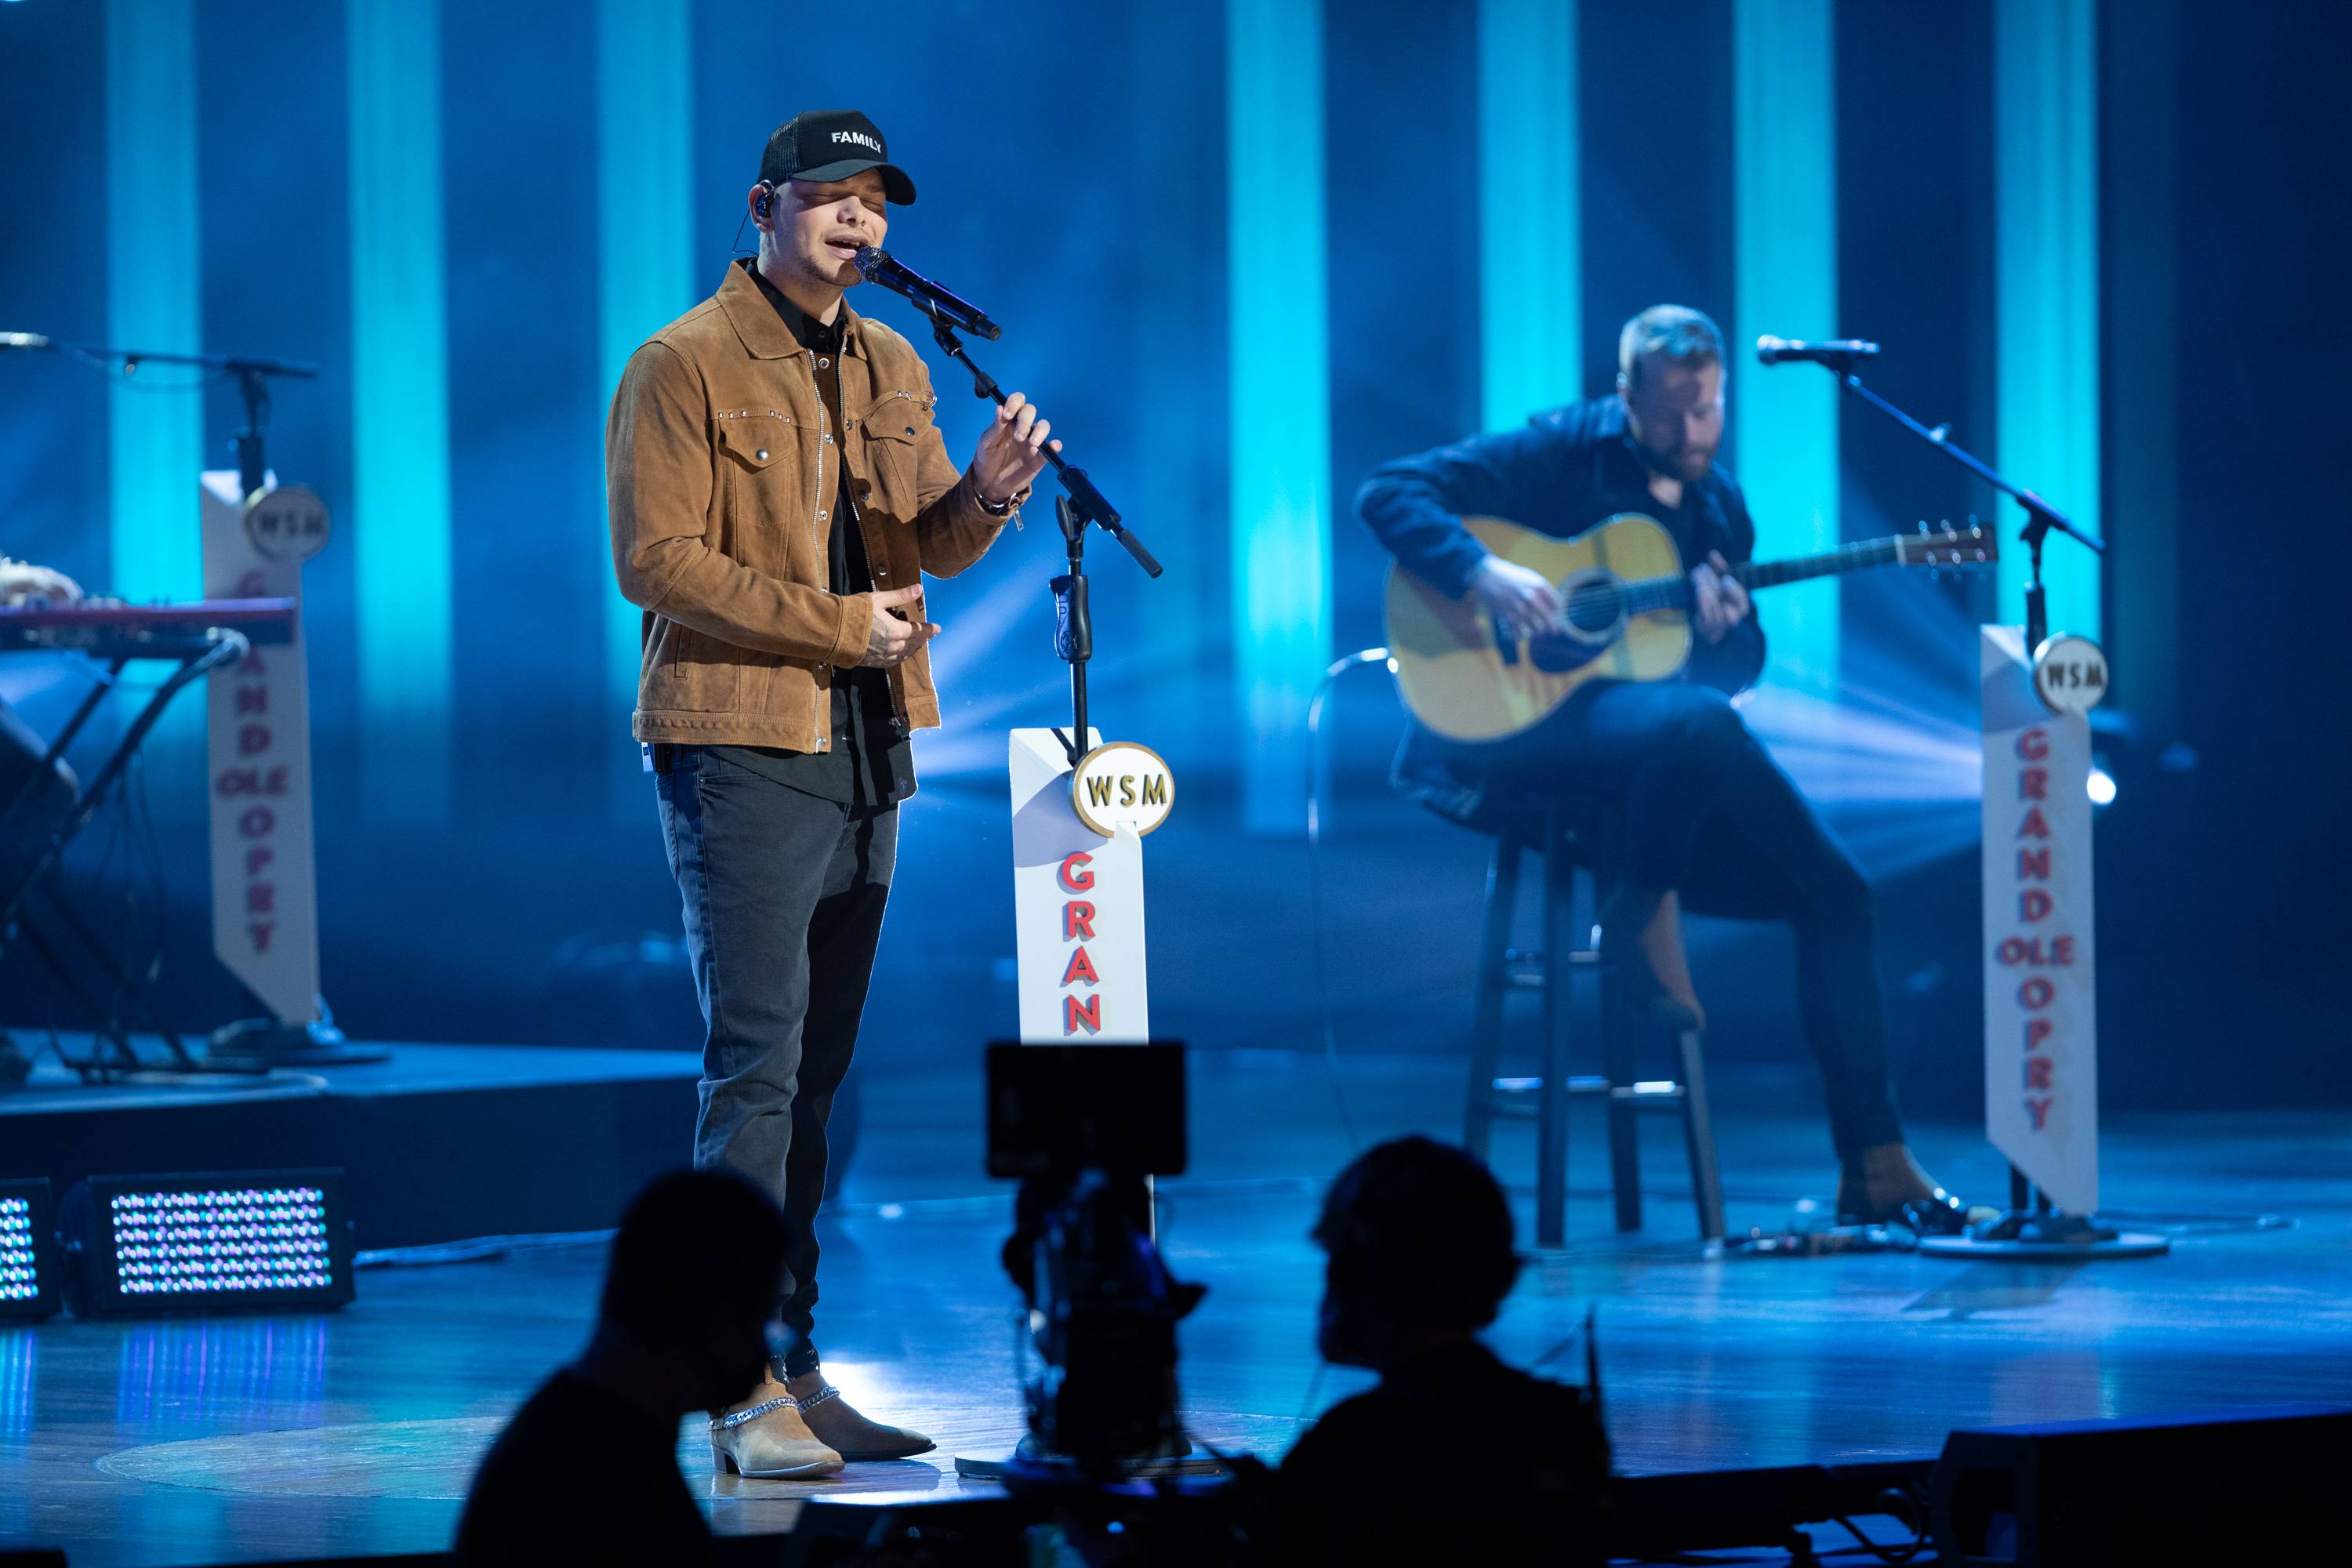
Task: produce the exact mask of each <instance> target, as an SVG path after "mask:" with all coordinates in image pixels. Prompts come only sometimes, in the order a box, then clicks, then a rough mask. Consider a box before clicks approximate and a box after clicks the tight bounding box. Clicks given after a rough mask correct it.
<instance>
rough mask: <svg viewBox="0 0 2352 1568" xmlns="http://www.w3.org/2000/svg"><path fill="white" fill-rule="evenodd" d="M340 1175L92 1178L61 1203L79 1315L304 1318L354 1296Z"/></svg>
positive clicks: (71, 1291) (73, 1302) (69, 1280)
mask: <svg viewBox="0 0 2352 1568" xmlns="http://www.w3.org/2000/svg"><path fill="white" fill-rule="evenodd" d="M342 1174H343V1173H341V1171H247V1172H215V1173H205V1174H197V1175H173V1176H92V1177H90V1178H89V1180H88V1181H87V1182H81V1183H77V1184H75V1185H74V1186H73V1188H72V1189H71V1190H69V1191H68V1193H67V1194H66V1195H65V1200H64V1202H63V1203H62V1205H60V1208H61V1210H62V1212H63V1218H62V1224H61V1225H60V1226H59V1229H60V1231H61V1233H62V1235H63V1237H64V1240H65V1252H66V1264H67V1268H66V1288H67V1291H68V1295H67V1300H68V1304H69V1305H70V1306H71V1307H72V1308H73V1310H74V1315H75V1316H76V1317H85V1318H86V1317H156V1316H165V1315H173V1314H179V1313H187V1312H252V1311H263V1312H272V1311H311V1310H322V1309H332V1308H335V1307H340V1306H341V1305H342V1304H343V1303H344V1302H346V1301H348V1300H351V1299H352V1237H351V1224H350V1221H349V1220H348V1219H347V1218H346V1217H345V1214H344V1207H343V1190H342V1188H343V1180H342Z"/></svg>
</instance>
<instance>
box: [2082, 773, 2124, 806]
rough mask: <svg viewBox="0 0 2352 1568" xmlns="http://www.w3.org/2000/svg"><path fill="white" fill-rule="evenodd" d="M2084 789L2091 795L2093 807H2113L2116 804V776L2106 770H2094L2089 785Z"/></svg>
mask: <svg viewBox="0 0 2352 1568" xmlns="http://www.w3.org/2000/svg"><path fill="white" fill-rule="evenodd" d="M2084 787H2085V788H2087V789H2088V790H2089V791H2090V793H2091V804H2092V805H2114V804H2115V802H2116V775H2115V774H2113V773H2109V772H2107V770H2106V769H2105V768H2100V767H2095V768H2093V769H2092V770H2091V777H2090V780H2089V783H2088V784H2086V785H2085V786H2084Z"/></svg>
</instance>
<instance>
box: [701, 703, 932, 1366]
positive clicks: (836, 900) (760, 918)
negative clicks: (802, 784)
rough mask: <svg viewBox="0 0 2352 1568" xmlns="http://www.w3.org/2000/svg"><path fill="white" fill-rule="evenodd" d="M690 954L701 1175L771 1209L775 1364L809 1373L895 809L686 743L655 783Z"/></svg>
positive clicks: (894, 851)
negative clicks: (835, 1161)
mask: <svg viewBox="0 0 2352 1568" xmlns="http://www.w3.org/2000/svg"><path fill="white" fill-rule="evenodd" d="M656 781H657V783H658V785H659V792H660V796H661V819H662V833H663V837H664V839H665V841H666V842H667V846H668V849H669V864H670V870H671V872H672V874H674V875H675V876H676V877H677V885H678V892H679V895H680V897H681V900H683V902H684V905H685V913H686V942H687V952H688V954H689V955H690V956H691V958H692V960H693V963H694V984H695V989H696V991H697V992H698V994H699V995H700V998H701V1002H702V1016H703V1020H704V1022H705V1023H706V1024H707V1025H708V1026H709V1028H708V1033H707V1034H706V1035H705V1037H704V1040H703V1047H702V1086H701V1102H702V1104H701V1113H700V1115H699V1116H698V1118H697V1119H696V1122H695V1129H694V1163H695V1164H696V1165H697V1166H698V1168H704V1169H711V1168H716V1169H721V1170H728V1171H732V1172H733V1173H736V1174H737V1175H739V1176H741V1177H742V1178H743V1179H744V1180H746V1181H748V1182H750V1183H751V1184H752V1185H754V1186H756V1187H758V1188H759V1189H760V1190H761V1192H764V1193H766V1194H768V1195H769V1196H770V1197H772V1198H773V1199H775V1201H776V1205H777V1206H778V1207H780V1208H782V1210H783V1211H784V1218H785V1220H786V1221H787V1222H788V1224H789V1225H790V1227H791V1233H792V1240H791V1243H790V1247H789V1250H787V1252H786V1253H785V1258H784V1261H785V1276H784V1280H783V1284H782V1293H781V1297H780V1300H779V1303H778V1316H779V1317H780V1319H781V1320H782V1323H783V1326H784V1327H785V1329H786V1330H788V1331H790V1332H789V1334H788V1336H787V1337H788V1338H789V1340H790V1342H791V1343H792V1345H793V1349H792V1351H791V1352H790V1353H789V1354H788V1355H787V1356H786V1357H785V1358H784V1364H783V1368H782V1370H783V1371H784V1373H787V1374H788V1375H792V1376H799V1375H801V1374H802V1373H807V1372H811V1371H814V1369H815V1368H816V1365H817V1352H816V1345H815V1342H814V1339H813V1337H812V1334H813V1331H814V1324H815V1314H816V1300H817V1291H816V1265H817V1240H816V1211H817V1205H818V1204H819V1203H820V1202H821V1201H822V1200H823V1199H824V1161H825V1145H824V1126H825V1121H826V1119H827V1118H828V1117H829V1116H830V1115H831V1114H832V1111H833V1097H834V1094H835V1091H836V1090H837V1089H840V1087H841V1080H842V1079H843V1078H844V1077H845V1076H846V1075H847V1073H848V1071H849V1058H850V1054H851V1052H852V1051H853V1050H854V1049H855V1048H856V1044H857V1019H858V1015H859V1013H860V1012H862V1011H863V1010H864V1008H865V1005H866V983H867V981H868V980H869V979H870V978H871V977H872V975H873V973H874V949H875V944H876V943H877V942H878V941H879V940H880V937H881V934H882V909H883V906H884V904H886V903H887V901H888V900H889V897H890V872H891V869H892V868H893V866H894V865H895V863H896V861H897V858H898V812H897V811H895V810H887V809H886V810H882V811H859V810H856V809H853V808H852V807H850V806H848V805H843V804H841V803H839V802H836V801H830V800H825V799H823V798H821V797H819V796H817V795H810V794H807V793H805V792H803V791H801V790H796V789H793V788H792V787H791V786H790V785H787V784H780V783H778V782H776V781H775V780H774V779H772V778H769V777H766V776H763V775H762V774H760V773H753V772H752V771H751V769H749V768H746V767H743V766H742V765H740V763H731V762H729V761H727V760H725V759H723V758H720V757H716V756H713V755H712V754H711V753H710V752H708V751H706V750H703V749H701V748H698V747H693V746H681V747H678V748H677V751H676V753H675V761H674V762H673V763H671V766H670V771H669V772H667V773H658V774H656Z"/></svg>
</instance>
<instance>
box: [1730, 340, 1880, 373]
mask: <svg viewBox="0 0 2352 1568" xmlns="http://www.w3.org/2000/svg"><path fill="white" fill-rule="evenodd" d="M1876 353H1878V345H1877V344H1876V343H1874V342H1865V341H1864V340H1863V339H1861V338H1838V339H1835V340H1834V341H1832V342H1825V343H1797V342H1790V341H1789V340H1788V339H1787V338H1774V337H1762V338H1759V339H1757V340H1756V357H1757V358H1758V359H1759V360H1761V361H1763V362H1764V363H1766V364H1792V363H1795V364H1825V365H1828V366H1829V367H1830V368H1831V369H1832V370H1843V369H1844V368H1845V366H1846V365H1848V364H1850V363H1853V361H1855V360H1858V359H1869V358H1871V357H1872V356H1873V355H1874V354H1876Z"/></svg>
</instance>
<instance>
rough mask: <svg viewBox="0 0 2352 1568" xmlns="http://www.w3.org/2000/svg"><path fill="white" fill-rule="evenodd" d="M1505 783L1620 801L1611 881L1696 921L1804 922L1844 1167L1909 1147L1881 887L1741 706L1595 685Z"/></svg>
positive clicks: (1525, 752) (1668, 686) (1659, 688)
mask: <svg viewBox="0 0 2352 1568" xmlns="http://www.w3.org/2000/svg"><path fill="white" fill-rule="evenodd" d="M1498 771H1499V773H1500V776H1501V777H1502V779H1503V780H1504V781H1506V782H1507V784H1509V785H1510V786H1512V787H1514V788H1517V789H1519V790H1527V789H1529V788H1540V787H1541V786H1542V785H1543V784H1545V783H1546V782H1549V781H1557V782H1559V783H1560V784H1565V785H1567V786H1568V787H1569V788H1570V789H1574V790H1579V791H1590V792H1591V793H1595V794H1600V795H1609V796H1613V797H1615V798H1617V799H1619V800H1621V801H1622V808H1623V817H1622V832H1621V835H1620V839H1619V842H1618V844H1617V846H1616V858H1615V860H1614V862H1613V863H1612V864H1611V865H1609V866H1605V867H1603V868H1601V874H1602V876H1603V878H1604V879H1607V880H1611V881H1621V882H1624V883H1630V884H1633V885H1635V886H1638V887H1642V888H1645V889H1654V890H1664V889H1676V890H1678V891H1679V892H1680V894H1681V896H1682V902H1683V907H1684V908H1685V909H1686V910H1691V911H1692V912H1693V913H1696V914H1706V915H1720V916H1725V917H1727V918H1729V919H1733V920H1779V921H1788V922H1789V923H1790V925H1791V926H1793V927H1794V928H1795V929H1796V933H1797V1002H1798V1011H1799V1016H1800V1017H1801V1021H1802V1023H1803V1025H1804V1031H1805V1038H1806V1041H1807V1043H1808V1044H1810V1045H1811V1047H1812V1051H1813V1055H1814V1057H1815V1058H1816V1059H1817V1060H1819V1062H1820V1063H1821V1068H1822V1080H1823V1082H1824V1084H1825V1085H1826V1087H1827V1089H1828V1095H1829V1111H1830V1135H1831V1137H1832V1140H1833V1141H1834V1142H1835V1143H1836V1145H1837V1152H1838V1154H1839V1156H1840V1157H1841V1158H1842V1159H1846V1160H1851V1159H1853V1157H1854V1155H1856V1154H1857V1153H1859V1152H1861V1151H1862V1150H1864V1149H1866V1148H1869V1147H1870V1146H1872V1145H1873V1144H1876V1143H1891V1142H1896V1141H1897V1140H1899V1139H1900V1138H1901V1137H1902V1136H1903V1131H1902V1124H1901V1122H1900V1121H1898V1120H1897V1118H1896V1116H1895V1099H1894V1090H1893V1088H1892V1086H1891V1085H1890V1084H1889V1082H1888V1074H1887V1066H1886V1017H1885V1009H1884V1006H1883V1005H1882V1004H1881V1002H1880V999H1879V994H1878V967H1877V922H1876V917H1875V915H1874V910H1873V900H1872V896H1871V890H1870V884H1869V882H1867V881H1866V880H1864V878H1863V875H1862V873H1861V871H1860V870H1858V869H1857V868H1855V866H1854V864H1853V861H1852V860H1851V859H1849V858H1847V856H1846V853H1845V851H1844V850H1843V849H1842V848H1840V847H1838V845H1837V843H1836V842H1835V841H1834V840H1833V839H1832V838H1831V837H1830V836H1829V835H1828V833H1827V832H1826V831H1824V830H1823V828H1822V825H1821V822H1820V820H1819V819H1818V818H1816V817H1815V816H1813V811H1812V807H1811V805H1807V804H1806V801H1805V797H1804V796H1803V795H1800V794H1798V793H1797V786H1796V785H1795V784H1793V783H1791V782H1790V778H1789V775H1788V774H1786V773H1782V772H1781V771H1780V766H1779V764H1777V763H1774V762H1773V761H1772V759H1771V757H1770V755H1769V754H1768V753H1767V752H1765V750H1764V748H1763V747H1762V746H1761V745H1759V744H1758V743H1757V741H1756V737H1755V736H1753V735H1751V734H1749V733H1748V726H1747V725H1746V724H1744V723H1742V722H1741V721H1740V718H1739V713H1738V710H1737V709H1735V708H1733V707H1732V706H1731V701H1730V699H1728V698H1727V697H1726V696H1724V694H1723V693H1721V692H1720V691H1717V690H1715V689H1713V688H1711V687H1705V686H1693V685H1688V684H1685V683H1682V682H1676V681H1664V682H1659V683H1656V684H1648V685H1644V684H1635V683H1630V682H1622V681H1610V682H1605V683H1600V684H1597V685H1595V686H1591V687H1587V688H1586V689H1584V690H1583V691H1581V692H1580V693H1578V695H1577V696H1576V697H1575V698H1574V699H1573V700H1570V702H1569V704H1568V706H1567V707H1565V708H1563V709H1562V710H1560V711H1559V713H1558V714H1557V715H1555V716H1554V717H1553V718H1552V719H1551V720H1550V721H1548V722H1547V723H1545V724H1544V725H1542V726H1541V727H1540V728H1538V729H1537V730H1536V731H1533V732H1532V733H1530V734H1528V736H1526V737H1524V738H1523V739H1522V740H1520V741H1519V742H1516V743H1515V745H1514V747H1513V748H1512V750H1511V751H1510V752H1509V753H1508V754H1507V758H1506V759H1505V760H1504V763H1503V766H1502V768H1501V769H1500V770H1498Z"/></svg>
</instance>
